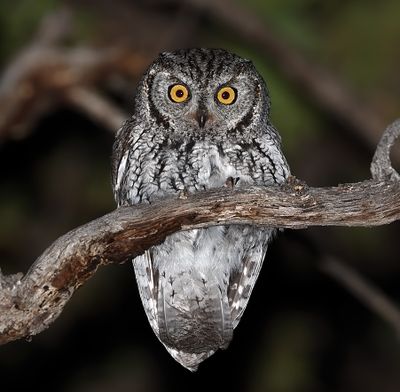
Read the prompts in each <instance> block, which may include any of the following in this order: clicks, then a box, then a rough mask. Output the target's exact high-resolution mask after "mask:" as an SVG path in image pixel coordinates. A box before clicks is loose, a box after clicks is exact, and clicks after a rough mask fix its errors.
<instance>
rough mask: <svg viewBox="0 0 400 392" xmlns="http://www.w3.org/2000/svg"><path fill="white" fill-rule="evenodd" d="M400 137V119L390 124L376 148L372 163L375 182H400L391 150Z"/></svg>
mask: <svg viewBox="0 0 400 392" xmlns="http://www.w3.org/2000/svg"><path fill="white" fill-rule="evenodd" d="M399 135H400V119H397V120H396V121H394V122H393V123H392V124H390V125H389V126H388V127H387V128H386V129H385V132H383V135H382V137H381V140H380V141H379V143H378V146H377V147H376V151H375V154H374V157H373V158H372V163H371V174H372V178H373V179H374V180H377V181H379V180H387V179H390V180H395V181H400V175H399V173H397V171H396V170H395V169H394V168H393V167H392V163H391V161H390V150H391V148H392V146H393V145H394V143H395V141H396V139H397V138H398V137H399Z"/></svg>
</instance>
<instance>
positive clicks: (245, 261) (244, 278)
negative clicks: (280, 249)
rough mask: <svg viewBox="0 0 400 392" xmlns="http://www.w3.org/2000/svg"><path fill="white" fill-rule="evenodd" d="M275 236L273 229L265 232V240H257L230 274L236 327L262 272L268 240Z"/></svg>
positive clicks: (233, 318) (230, 299) (231, 301)
mask: <svg viewBox="0 0 400 392" xmlns="http://www.w3.org/2000/svg"><path fill="white" fill-rule="evenodd" d="M272 236H273V230H268V231H267V232H264V233H263V237H264V238H263V240H261V239H260V241H257V242H256V243H255V246H252V247H250V248H248V249H246V250H245V252H244V253H243V254H242V257H241V260H240V263H239V267H238V269H236V270H233V271H232V272H231V274H230V279H229V285H228V303H229V306H230V308H231V318H232V326H233V328H236V326H237V325H238V324H239V322H240V319H241V317H242V315H243V312H244V311H245V309H246V306H247V303H248V301H249V299H250V296H251V292H252V291H253V288H254V286H255V283H256V281H257V278H258V275H259V273H260V270H261V267H262V265H263V261H264V258H265V254H266V252H267V248H268V241H269V240H270V238H271V237H272Z"/></svg>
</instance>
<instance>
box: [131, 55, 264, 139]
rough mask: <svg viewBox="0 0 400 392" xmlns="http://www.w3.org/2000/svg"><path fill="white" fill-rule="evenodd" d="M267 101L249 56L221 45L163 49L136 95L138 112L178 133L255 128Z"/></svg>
mask: <svg viewBox="0 0 400 392" xmlns="http://www.w3.org/2000/svg"><path fill="white" fill-rule="evenodd" d="M143 105H145V106H146V107H143ZM269 106H270V103H269V96H268V93H267V89H266V87H265V84H264V81H263V79H262V77H261V76H260V75H259V73H258V72H257V71H256V69H255V67H254V66H253V64H252V63H251V61H249V60H245V59H243V58H241V57H239V56H237V55H234V54H232V53H229V52H227V51H225V50H222V49H188V50H179V51H175V52H168V53H162V54H161V55H160V56H159V57H158V58H157V59H156V60H155V61H154V63H153V64H151V66H150V67H149V69H148V70H147V72H146V74H145V75H144V77H143V80H142V83H141V84H140V85H139V89H138V94H137V98H136V109H137V111H138V112H139V111H141V112H142V113H141V114H142V115H143V112H145V113H147V114H148V115H149V116H151V119H153V120H154V119H155V120H156V121H157V122H158V123H162V124H163V125H164V126H165V127H167V128H168V129H169V130H170V132H171V133H175V134H178V135H177V136H179V134H181V135H187V134H191V133H195V134H197V135H198V134H199V133H200V134H202V135H204V137H205V135H215V134H224V135H226V134H227V133H229V132H230V131H234V130H239V131H244V130H245V129H246V128H248V127H249V126H252V128H254V126H255V127H256V128H258V127H257V125H258V124H259V123H260V122H268V114H269ZM138 114H139V113H138ZM171 136H172V135H171ZM198 136H200V135H198ZM200 137H201V136H200Z"/></svg>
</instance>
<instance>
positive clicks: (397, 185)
mask: <svg viewBox="0 0 400 392" xmlns="http://www.w3.org/2000/svg"><path fill="white" fill-rule="evenodd" d="M399 128H400V122H399V121H397V122H395V123H394V124H392V125H391V126H389V127H388V128H387V129H386V131H385V133H384V135H383V137H382V141H381V143H380V145H379V148H378V152H377V154H376V155H375V157H374V161H373V165H372V166H373V167H374V169H373V175H374V177H375V179H372V180H368V181H364V182H361V183H354V184H347V185H339V186H337V187H330V188H309V187H308V186H307V185H306V184H304V183H302V182H300V181H298V180H296V179H295V178H293V177H291V178H290V179H289V180H288V181H287V183H286V184H284V185H283V186H271V187H249V188H245V189H244V188H238V189H235V190H230V189H213V190H209V191H206V192H199V193H196V194H193V195H190V196H189V197H188V198H186V199H179V200H177V199H172V200H171V199H168V200H164V201H160V202H158V203H155V204H152V205H151V206H147V205H140V206H134V207H124V208H119V209H117V210H115V211H113V212H111V213H109V214H107V215H105V216H103V217H101V218H99V219H96V220H94V221H92V222H89V223H87V224H86V225H83V226H81V227H79V228H77V229H75V230H72V231H70V232H69V233H67V234H66V235H64V236H62V237H60V238H59V239H58V240H57V241H55V242H54V243H53V244H52V245H51V246H50V247H49V248H48V249H47V250H46V251H45V252H44V253H43V254H42V255H41V256H40V257H39V258H38V259H37V260H36V261H35V263H34V264H33V265H32V267H31V268H30V270H29V271H28V272H27V274H26V275H25V276H24V277H22V276H21V275H12V276H3V275H0V343H6V342H9V341H12V340H15V339H20V338H23V337H27V336H31V335H36V334H37V333H39V332H41V331H42V330H44V329H45V328H47V327H48V326H49V325H50V324H51V323H52V322H53V321H54V320H55V319H56V318H57V317H58V315H59V314H60V313H61V311H62V309H63V308H64V306H65V304H66V303H67V302H68V300H69V299H70V297H71V295H72V294H73V293H74V291H75V290H76V289H77V288H78V287H79V286H81V285H82V284H83V283H85V282H86V280H88V279H89V278H90V277H91V276H92V275H93V274H94V273H95V272H96V270H97V268H98V267H99V266H102V265H107V264H110V263H123V262H125V261H127V260H130V259H132V258H134V257H135V256H137V255H139V254H141V253H143V252H144V251H145V250H146V249H148V248H149V247H151V246H152V245H156V244H159V243H161V242H162V241H163V240H164V239H165V237H166V236H168V235H170V234H172V233H174V232H176V231H178V230H188V229H193V228H201V227H208V226H213V225H225V224H254V225H265V226H272V227H281V228H292V229H300V228H305V227H308V226H330V225H336V226H376V225H383V224H388V223H391V222H394V221H396V220H399V219H400V181H398V174H397V173H396V172H395V171H394V169H393V168H392V167H391V164H390V161H387V160H385V159H381V157H382V156H383V157H384V156H385V154H383V155H382V154H381V153H379V151H386V148H385V145H387V146H389V145H391V144H393V140H394V139H395V137H396V135H398V133H399ZM388 148H390V147H388ZM374 165H375V166H374ZM377 167H379V170H378V169H377ZM380 173H382V174H380ZM386 173H396V175H395V176H391V177H390V178H389V177H388V176H386Z"/></svg>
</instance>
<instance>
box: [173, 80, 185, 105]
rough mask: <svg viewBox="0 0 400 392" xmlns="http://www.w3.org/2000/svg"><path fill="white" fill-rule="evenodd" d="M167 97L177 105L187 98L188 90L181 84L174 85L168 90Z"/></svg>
mask: <svg viewBox="0 0 400 392" xmlns="http://www.w3.org/2000/svg"><path fill="white" fill-rule="evenodd" d="M169 97H170V98H171V100H172V101H174V102H177V103H181V102H185V101H186V100H187V99H188V98H189V90H188V88H187V87H186V86H184V85H183V84H174V85H172V86H171V87H170V88H169Z"/></svg>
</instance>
